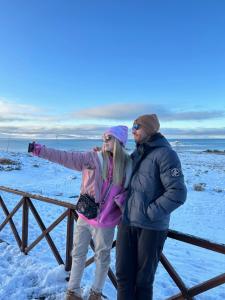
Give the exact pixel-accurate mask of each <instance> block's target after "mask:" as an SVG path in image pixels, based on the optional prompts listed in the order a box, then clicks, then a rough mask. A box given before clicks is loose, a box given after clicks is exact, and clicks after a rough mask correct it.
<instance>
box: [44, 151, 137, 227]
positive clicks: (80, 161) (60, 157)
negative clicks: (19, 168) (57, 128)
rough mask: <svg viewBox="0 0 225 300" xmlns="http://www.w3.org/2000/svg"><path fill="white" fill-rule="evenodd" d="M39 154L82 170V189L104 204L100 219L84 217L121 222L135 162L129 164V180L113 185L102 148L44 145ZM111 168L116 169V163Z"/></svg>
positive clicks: (107, 223)
mask: <svg viewBox="0 0 225 300" xmlns="http://www.w3.org/2000/svg"><path fill="white" fill-rule="evenodd" d="M38 156H39V157H41V158H44V159H48V160H49V161H52V162H55V163H58V164H61V165H63V166H65V167H67V168H69V169H73V170H76V171H81V172H82V183H81V190H80V193H81V194H85V193H86V194H89V195H91V196H93V197H94V198H95V201H96V202H97V203H99V204H100V213H99V215H98V216H97V218H96V219H91V220H90V219H87V218H85V217H84V216H83V215H81V214H80V215H79V216H80V217H81V218H82V219H85V220H86V221H87V222H88V223H89V224H90V225H93V226H96V227H114V226H116V225H117V224H118V223H119V222H120V219H121V212H122V209H123V206H124V202H125V198H126V192H125V188H126V187H127V186H128V183H129V177H130V174H131V164H128V166H127V170H126V180H125V184H124V187H122V186H115V185H112V184H111V185H110V179H109V178H108V179H107V180H106V181H105V182H103V179H102V163H103V158H102V153H101V152H100V153H97V152H94V151H89V152H79V151H78V152H67V151H61V150H55V149H50V148H47V147H45V146H42V147H41V150H40V153H39V155H38ZM110 168H111V169H112V164H111V166H110ZM106 193H107V195H106ZM103 198H104V199H103ZM102 202H104V203H102Z"/></svg>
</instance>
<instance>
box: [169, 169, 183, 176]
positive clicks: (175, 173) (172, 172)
mask: <svg viewBox="0 0 225 300" xmlns="http://www.w3.org/2000/svg"><path fill="white" fill-rule="evenodd" d="M170 175H171V177H179V176H180V175H181V169H178V168H173V169H170Z"/></svg>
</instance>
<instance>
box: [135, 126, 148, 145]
mask: <svg viewBox="0 0 225 300" xmlns="http://www.w3.org/2000/svg"><path fill="white" fill-rule="evenodd" d="M132 133H133V136H134V140H135V142H136V143H138V144H141V143H142V141H144V140H145V138H146V137H147V134H146V132H145V131H144V128H143V127H142V125H140V124H138V123H134V124H133V127H132Z"/></svg>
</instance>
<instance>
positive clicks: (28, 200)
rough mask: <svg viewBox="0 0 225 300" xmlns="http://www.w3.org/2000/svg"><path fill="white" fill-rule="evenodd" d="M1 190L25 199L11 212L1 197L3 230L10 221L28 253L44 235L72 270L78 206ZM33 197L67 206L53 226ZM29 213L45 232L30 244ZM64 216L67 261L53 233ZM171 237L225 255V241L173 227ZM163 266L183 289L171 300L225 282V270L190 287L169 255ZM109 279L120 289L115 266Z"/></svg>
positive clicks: (110, 272)
mask: <svg viewBox="0 0 225 300" xmlns="http://www.w3.org/2000/svg"><path fill="white" fill-rule="evenodd" d="M0 191H3V192H6V193H11V194H15V195H20V196H22V198H21V199H20V200H19V201H18V203H16V205H15V207H14V208H13V210H12V211H11V212H9V210H8V208H7V206H6V203H5V202H6V201H4V200H3V198H2V197H1V196H0V207H1V208H2V210H3V212H4V214H5V216H6V218H5V220H4V221H3V222H2V223H1V224H0V231H1V230H2V229H3V228H4V227H5V226H6V224H8V223H9V225H10V227H11V230H12V233H13V235H14V237H15V239H16V242H17V244H18V246H19V248H20V250H21V251H22V252H23V253H24V254H28V252H29V251H30V250H31V249H33V248H34V247H35V246H36V245H37V244H38V243H39V242H40V241H41V240H42V239H43V238H45V239H46V241H47V242H48V244H49V247H50V249H51V251H52V253H53V255H54V256H55V259H56V260H57V262H58V263H59V264H64V265H65V270H66V271H69V270H70V269H71V263H72V259H71V255H70V253H71V250H72V246H73V232H74V222H76V221H77V218H78V215H77V213H76V211H75V205H73V204H70V203H68V202H63V201H59V200H56V199H51V198H46V197H42V196H39V195H33V194H30V193H26V192H23V191H19V190H15V189H10V188H7V187H4V186H0ZM32 199H34V200H38V201H43V202H47V203H49V204H53V205H58V206H60V207H64V208H65V211H64V212H63V213H62V214H61V215H60V216H59V217H58V218H57V219H56V220H55V221H54V222H53V223H52V224H51V225H50V226H49V227H47V228H46V226H45V225H44V223H43V221H42V219H41V216H40V215H39V214H38V212H37V210H36V208H35V206H34V203H33V202H32ZM20 207H22V235H21V237H20V235H19V233H18V230H17V228H16V226H15V224H14V222H13V219H12V218H13V216H14V215H15V214H16V212H17V211H18V210H19V208H20ZM29 212H31V213H32V214H33V216H34V218H35V219H36V221H37V224H38V225H39V227H40V229H41V232H42V233H41V234H40V235H39V237H37V238H36V240H35V241H33V242H32V243H31V244H30V245H28V231H29V222H28V220H29ZM64 219H67V233H66V253H65V261H63V259H62V257H61V256H60V253H59V251H58V249H57V247H56V245H55V243H54V241H53V240H52V238H51V236H50V232H51V231H52V230H53V229H54V228H55V227H56V226H57V225H58V224H59V223H60V222H61V221H62V220H64ZM168 237H169V238H172V239H175V240H178V241H181V242H184V243H188V244H191V245H195V246H197V247H201V248H204V249H208V250H210V251H214V252H218V253H221V254H225V245H224V244H217V243H213V242H210V241H208V240H205V239H201V238H199V237H196V236H192V235H187V234H184V233H181V232H178V231H174V230H169V232H168ZM90 246H91V248H92V249H94V244H93V241H91V243H90ZM115 246H116V241H114V242H113V244H112V248H114V247H115ZM160 261H161V263H162V265H163V267H164V268H165V270H166V271H167V272H168V274H169V275H170V277H171V278H172V280H173V281H174V283H175V284H176V286H177V287H178V288H179V290H180V292H179V293H178V294H176V295H173V296H171V297H169V298H168V299H167V300H182V299H187V300H191V299H194V296H196V295H199V294H201V293H204V292H205V291H207V290H210V289H212V288H215V287H217V286H219V285H222V284H224V283H225V273H223V274H221V275H219V276H216V277H214V278H211V279H209V280H207V281H204V282H202V283H200V284H198V285H195V286H193V287H187V286H186V285H185V283H184V282H183V280H182V279H181V277H180V275H179V274H178V273H177V272H176V270H175V269H174V267H173V266H172V265H171V263H170V262H169V260H168V259H167V258H166V256H165V255H164V254H162V255H161V259H160ZM93 262H94V256H93V257H91V258H89V259H88V260H87V261H86V266H88V265H90V264H91V263H93ZM108 276H109V279H110V280H111V282H112V284H113V286H114V287H115V288H117V282H116V277H115V274H114V273H113V271H112V270H111V269H109V272H108Z"/></svg>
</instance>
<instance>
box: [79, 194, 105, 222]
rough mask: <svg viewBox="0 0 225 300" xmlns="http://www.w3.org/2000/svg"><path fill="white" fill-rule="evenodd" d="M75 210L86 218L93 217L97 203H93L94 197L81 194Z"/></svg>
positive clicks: (95, 213) (96, 212) (97, 208)
mask: <svg viewBox="0 0 225 300" xmlns="http://www.w3.org/2000/svg"><path fill="white" fill-rule="evenodd" d="M76 210H77V211H78V213H80V214H82V215H84V216H85V217H86V218H88V219H94V218H96V217H97V215H98V210H99V204H98V203H95V199H94V197H91V196H89V195H88V194H81V195H80V197H79V199H78V201H77V205H76Z"/></svg>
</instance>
